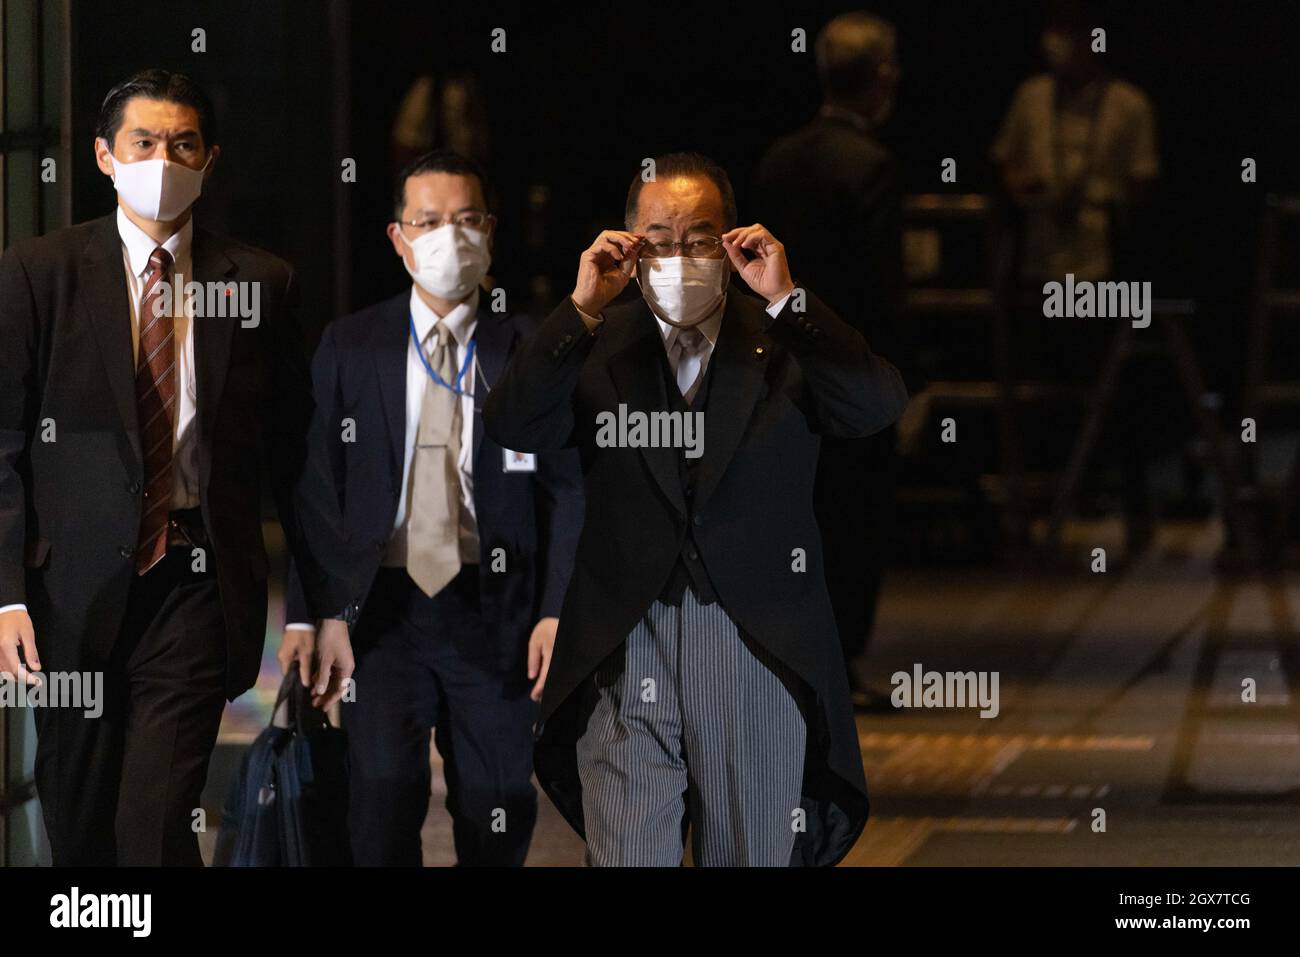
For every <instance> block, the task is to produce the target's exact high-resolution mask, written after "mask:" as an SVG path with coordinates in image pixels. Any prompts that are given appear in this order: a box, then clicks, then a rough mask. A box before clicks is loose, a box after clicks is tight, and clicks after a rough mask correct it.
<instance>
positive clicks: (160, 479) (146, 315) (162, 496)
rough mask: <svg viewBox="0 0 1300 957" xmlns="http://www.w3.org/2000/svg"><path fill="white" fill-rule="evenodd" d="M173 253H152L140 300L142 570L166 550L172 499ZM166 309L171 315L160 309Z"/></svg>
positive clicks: (138, 563) (138, 567)
mask: <svg viewBox="0 0 1300 957" xmlns="http://www.w3.org/2000/svg"><path fill="white" fill-rule="evenodd" d="M171 266H172V255H171V253H169V252H168V251H167V250H165V249H163V248H162V247H161V246H159V247H158V248H157V249H155V250H154V251H153V253H152V254H151V255H150V256H149V271H148V272H147V273H146V274H145V277H144V295H143V296H142V297H141V299H140V349H139V352H138V353H137V355H136V363H135V402H136V408H137V410H138V411H139V422H140V447H141V448H142V449H143V450H144V513H143V514H142V515H141V516H140V537H139V540H138V541H137V543H136V550H135V572H136V574H137V575H143V574H144V573H145V572H147V571H148V570H149V569H151V568H153V566H154V565H156V564H157V563H158V561H159V560H160V559H161V558H162V557H163V554H164V553H165V552H166V551H167V518H168V511H169V509H170V505H171V500H172V435H173V427H172V422H173V418H172V417H173V416H174V415H175V413H176V338H175V323H174V322H173V320H172V316H171V310H170V309H166V310H164V309H162V308H161V306H162V304H163V301H162V290H163V287H164V285H166V283H167V281H168V278H167V277H168V273H169V272H170V271H171ZM163 312H165V313H166V315H161V314H160V313H163Z"/></svg>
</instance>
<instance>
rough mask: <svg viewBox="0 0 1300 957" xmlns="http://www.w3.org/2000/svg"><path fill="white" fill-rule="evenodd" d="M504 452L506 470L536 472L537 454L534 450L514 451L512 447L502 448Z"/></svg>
mask: <svg viewBox="0 0 1300 957" xmlns="http://www.w3.org/2000/svg"><path fill="white" fill-rule="evenodd" d="M502 452H503V453H504V462H505V464H504V471H506V472H536V471H537V455H536V454H535V453H533V452H512V451H511V450H510V449H502Z"/></svg>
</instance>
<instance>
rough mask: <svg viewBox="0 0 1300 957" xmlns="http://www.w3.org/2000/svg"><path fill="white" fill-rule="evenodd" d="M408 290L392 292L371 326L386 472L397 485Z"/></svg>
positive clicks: (408, 336) (402, 439)
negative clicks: (384, 427)
mask: <svg viewBox="0 0 1300 957" xmlns="http://www.w3.org/2000/svg"><path fill="white" fill-rule="evenodd" d="M410 296H411V294H410V291H409V290H408V291H407V292H405V293H403V294H401V295H398V296H394V297H393V298H392V299H390V300H389V301H388V305H387V306H386V307H385V308H384V314H383V319H382V321H381V322H380V323H379V324H378V325H377V326H376V327H375V330H374V360H375V372H376V374H377V375H378V376H379V393H380V398H381V399H382V400H383V406H384V419H385V420H386V421H387V423H388V453H389V472H390V474H391V475H392V476H393V477H394V482H393V487H394V488H401V484H402V478H401V476H402V462H403V458H404V455H403V453H404V451H405V448H406V353H407V348H408V343H409V342H410V341H411V331H410V330H411V308H410Z"/></svg>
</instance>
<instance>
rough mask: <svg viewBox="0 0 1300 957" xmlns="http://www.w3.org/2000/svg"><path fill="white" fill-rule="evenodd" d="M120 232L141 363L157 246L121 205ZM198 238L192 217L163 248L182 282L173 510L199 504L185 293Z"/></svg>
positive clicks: (177, 312) (177, 315)
mask: <svg viewBox="0 0 1300 957" xmlns="http://www.w3.org/2000/svg"><path fill="white" fill-rule="evenodd" d="M117 232H118V235H119V236H121V237H122V265H123V268H124V269H125V270H126V282H127V291H128V292H129V293H130V295H129V296H128V297H127V298H128V300H129V301H130V303H131V355H132V356H134V357H135V361H137V362H138V361H139V351H140V300H141V298H142V297H143V296H144V280H145V276H146V274H147V273H148V272H149V257H150V256H152V255H153V251H154V250H155V249H157V248H158V243H156V242H155V241H154V240H153V239H152V238H150V236H149V235H148V234H147V233H146V232H145V231H144V230H142V229H141V228H140V227H139V226H137V225H136V224H135V223H133V222H131V220H129V219H127V218H126V213H124V212H123V211H122V207H120V206H119V207H118V208H117ZM193 237H194V220H193V218H191V219H189V220H187V221H186V223H185V225H184V226H182V227H181V228H180V229H179V230H177V231H176V232H175V233H173V234H172V235H171V236H169V237H168V238H167V239H166V240H165V241H164V242H163V244H162V247H163V249H165V250H167V251H168V252H169V253H171V256H172V268H171V276H170V277H169V278H170V280H171V281H172V282H173V283H176V282H180V283H182V294H181V295H180V296H179V297H177V296H176V295H175V289H176V287H175V285H173V286H172V289H173V294H172V317H173V318H172V322H173V330H174V332H173V335H174V338H175V349H176V404H175V406H173V407H172V508H173V509H181V508H194V507H195V506H197V505H198V504H199V460H198V452H199V449H198V441H197V436H196V434H195V433H196V432H197V428H196V426H195V424H194V416H195V413H196V412H197V410H198V392H197V387H196V380H195V373H194V336H193V335H191V330H192V328H193V326H194V321H193V317H192V316H191V315H190V312H191V307H190V304H189V303H188V302H187V301H186V297H185V295H184V291H183V290H184V286H183V284H184V283H187V282H190V281H191V280H192V279H193V278H194V276H193V270H192V259H191V255H190V249H191V245H192V241H193ZM178 299H179V301H178Z"/></svg>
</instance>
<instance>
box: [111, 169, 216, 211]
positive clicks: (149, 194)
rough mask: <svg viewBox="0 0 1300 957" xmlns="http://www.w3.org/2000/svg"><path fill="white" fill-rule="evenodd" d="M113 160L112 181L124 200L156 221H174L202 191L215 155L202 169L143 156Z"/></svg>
mask: <svg viewBox="0 0 1300 957" xmlns="http://www.w3.org/2000/svg"><path fill="white" fill-rule="evenodd" d="M109 159H111V160H112V161H113V185H114V186H115V187H117V194H118V195H119V196H121V197H122V202H124V203H126V205H127V206H128V207H129V208H130V209H131V211H132V212H133V213H135V214H136V215H137V216H143V217H144V218H145V219H152V220H155V221H156V222H162V223H167V222H171V221H172V220H173V219H175V218H176V217H177V216H179V215H180V214H181V213H183V212H185V210H187V209H189V208H190V207H191V206H192V205H194V201H195V200H196V199H198V198H199V194H200V193H202V192H203V173H204V171H205V170H206V169H207V168H208V166H209V165H210V164H211V163H212V157H210V156H209V157H208V162H207V163H204V164H203V169H190V168H189V167H188V166H183V165H182V164H180V163H172V162H169V161H167V160H162V159H153V160H140V161H139V162H136V163H119V162H118V160H117V157H115V156H113V155H112V154H111V153H110V154H109Z"/></svg>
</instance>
